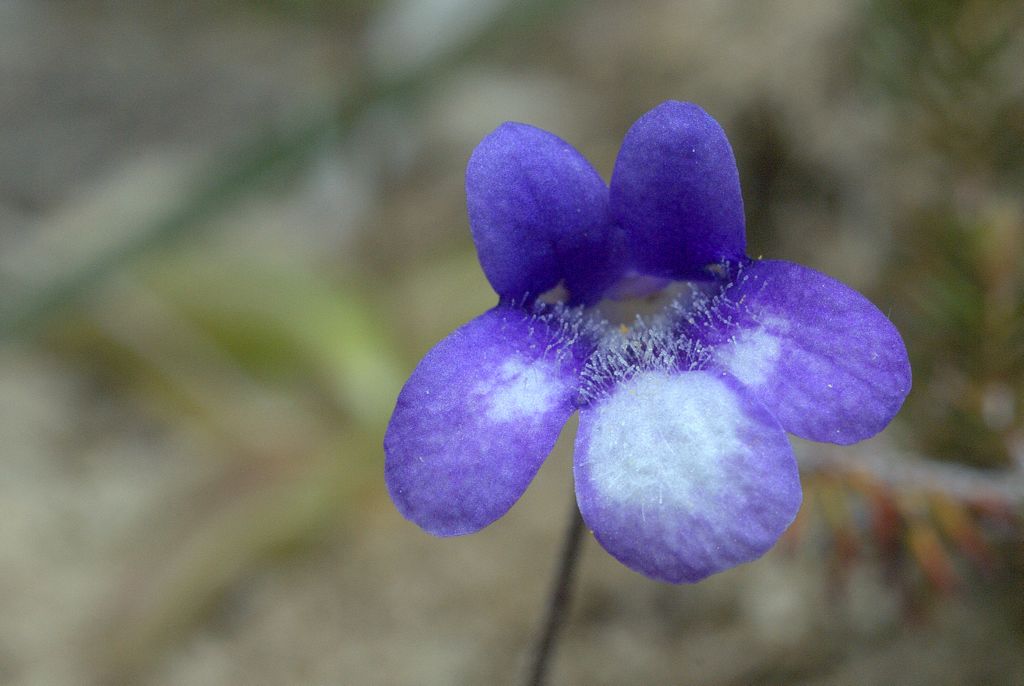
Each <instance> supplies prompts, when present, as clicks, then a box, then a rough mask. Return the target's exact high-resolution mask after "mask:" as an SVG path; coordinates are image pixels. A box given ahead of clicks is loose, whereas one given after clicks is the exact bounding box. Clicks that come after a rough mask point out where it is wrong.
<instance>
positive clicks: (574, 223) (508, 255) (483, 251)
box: [466, 122, 618, 301]
mask: <svg viewBox="0 0 1024 686" xmlns="http://www.w3.org/2000/svg"><path fill="white" fill-rule="evenodd" d="M466 206H467V209H468V211H469V225H470V228H471V230H472V232H473V241H474V242H475V243H476V249H477V252H478V254H479V256H480V264H481V266H482V267H483V270H484V273H485V274H486V275H487V279H488V280H489V281H490V282H491V286H493V287H494V290H495V291H497V293H498V294H499V295H501V296H503V297H506V298H516V299H518V298H522V297H523V296H524V295H527V294H528V295H529V296H532V297H536V296H538V295H540V294H541V293H543V292H544V291H547V290H548V289H550V288H552V287H554V286H556V285H557V284H558V283H559V282H560V281H563V280H564V281H565V282H566V286H567V287H568V288H569V290H570V291H571V292H572V293H573V295H574V297H575V299H576V300H581V301H592V300H595V299H598V298H600V295H601V292H602V291H603V289H604V288H605V287H606V286H607V285H608V284H610V283H611V282H612V281H613V280H614V279H615V278H616V277H617V276H618V272H617V271H616V270H615V269H613V264H614V263H615V259H614V258H615V253H616V250H615V249H614V248H613V246H612V245H611V241H612V230H611V218H610V215H609V212H608V188H607V187H606V186H605V184H604V181H603V180H602V179H601V177H600V176H599V175H598V173H597V172H596V171H595V170H594V168H593V167H592V166H590V163H589V162H587V160H586V159H584V157H583V156H582V155H580V154H579V152H577V151H576V149H575V148H573V147H572V146H571V145H569V144H568V143H566V142H565V141H564V140H562V139H561V138H559V137H558V136H555V135H554V134H551V133H548V132H547V131H543V130H542V129H538V128H536V127H534V126H529V125H527V124H518V123H515V122H506V123H505V124H502V125H501V126H499V127H498V128H497V129H495V130H494V131H493V132H491V133H490V134H489V135H488V136H487V137H486V138H484V139H483V140H482V141H481V142H480V144H479V145H478V146H477V147H476V149H475V150H474V151H473V154H472V156H471V157H470V159H469V164H468V166H467V168H466Z"/></svg>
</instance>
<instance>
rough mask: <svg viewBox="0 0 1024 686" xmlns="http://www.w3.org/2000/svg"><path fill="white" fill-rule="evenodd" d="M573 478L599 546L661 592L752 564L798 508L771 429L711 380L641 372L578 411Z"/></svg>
mask: <svg viewBox="0 0 1024 686" xmlns="http://www.w3.org/2000/svg"><path fill="white" fill-rule="evenodd" d="M575 477H576V497H577V500H578V501H579V506H580V511H581V512H582V514H583V519H584V520H585V521H586V523H587V525H588V526H589V527H590V528H591V529H592V530H593V532H594V535H595V537H596V538H597V540H598V541H599V542H600V543H601V545H602V546H604V548H605V549H606V550H607V551H608V552H609V553H611V554H612V555H613V556H614V557H615V558H616V559H618V560H619V561H621V562H622V563H623V564H625V565H626V566H628V567H629V568H631V569H633V570H636V571H638V572H641V573H642V574H645V575H647V576H649V577H651V578H653V579H658V580H661V581H668V582H672V583H680V582H695V581H699V580H701V579H703V578H705V577H706V576H708V575H710V574H714V573H716V572H720V571H722V570H725V569H728V568H730V567H733V566H735V565H738V564H740V563H743V562H748V561H750V560H754V559H756V558H758V557H760V556H761V555H762V554H764V553H765V552H766V551H767V550H768V549H769V548H771V547H772V545H774V543H775V542H776V540H778V538H779V536H780V535H781V534H782V532H783V531H784V530H785V529H786V527H787V526H789V524H790V523H791V522H792V521H793V518H794V517H795V516H796V512H797V510H798V509H799V507H800V500H801V494H800V481H799V476H798V473H797V466H796V461H795V459H794V458H793V452H792V449H791V448H790V445H789V442H788V440H787V439H786V435H785V433H784V432H783V430H782V428H781V427H780V426H779V424H778V422H777V421H776V420H775V419H774V417H772V415H771V414H770V413H769V412H768V411H767V410H766V409H765V408H764V407H763V406H762V405H761V404H760V403H759V402H757V400H755V399H754V398H753V397H751V395H750V394H749V392H747V391H746V390H745V389H744V388H743V387H742V386H740V385H739V384H738V383H736V382H735V380H733V379H731V378H729V377H727V376H723V375H721V374H718V373H716V372H712V371H694V372H678V373H668V372H644V373H641V374H638V375H637V376H635V377H633V378H632V379H631V380H630V381H628V382H626V383H624V384H622V385H620V386H619V387H618V388H616V389H615V390H614V391H613V392H612V393H611V394H610V395H608V396H607V397H605V398H602V399H600V400H598V401H596V402H595V403H593V404H591V405H589V406H587V407H585V408H583V409H581V410H580V426H579V433H578V434H577V438H576V457H575Z"/></svg>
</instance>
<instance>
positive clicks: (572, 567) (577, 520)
mask: <svg viewBox="0 0 1024 686" xmlns="http://www.w3.org/2000/svg"><path fill="white" fill-rule="evenodd" d="M582 540H583V517H581V516H580V511H579V508H578V507H577V506H576V501H575V499H573V503H572V513H571V514H570V515H569V526H568V527H566V530H565V541H564V542H563V543H562V557H561V559H560V560H559V562H558V570H557V571H556V572H555V578H554V582H553V583H552V584H551V595H550V596H549V597H548V608H547V616H546V617H545V618H544V624H543V625H541V629H540V632H539V633H538V634H537V641H536V643H534V646H533V662H532V664H531V666H530V672H529V676H528V678H527V680H526V682H525V683H526V684H527V685H528V686H543V684H544V681H545V679H546V678H547V672H548V665H549V664H550V663H551V656H552V655H553V654H554V649H555V643H556V642H557V641H558V632H559V631H560V630H561V628H562V624H564V623H565V617H566V615H567V614H568V609H569V596H570V594H571V592H572V582H573V577H574V576H575V571H576V563H577V561H578V560H579V557H580V542H581V541H582Z"/></svg>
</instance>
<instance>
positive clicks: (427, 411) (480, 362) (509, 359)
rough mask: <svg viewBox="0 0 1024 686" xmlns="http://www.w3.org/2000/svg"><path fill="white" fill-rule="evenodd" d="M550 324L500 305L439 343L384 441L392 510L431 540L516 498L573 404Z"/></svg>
mask: <svg viewBox="0 0 1024 686" xmlns="http://www.w3.org/2000/svg"><path fill="white" fill-rule="evenodd" d="M560 336H561V332H559V331H558V329H557V327H556V326H552V325H550V324H548V323H547V322H545V321H544V320H543V319H542V318H538V317H536V316H532V315H530V314H528V313H526V312H524V311H523V310H520V309H515V308H509V307H497V308H495V309H493V310H490V311H488V312H486V313H484V314H482V315H481V316H479V317H477V318H476V319H474V320H472V321H470V322H469V323H467V324H465V325H463V326H462V327H460V328H459V329H457V330H456V331H454V332H453V333H452V334H450V335H449V336H448V337H447V338H445V339H444V340H443V341H441V342H440V343H438V344H437V345H436V346H435V347H434V348H433V349H432V350H431V351H430V352H429V353H427V355H426V357H424V358H423V360H422V361H421V362H420V364H419V366H417V367H416V370H415V371H414V372H413V373H412V376H411V377H410V378H409V381H408V382H406V384H405V386H404V387H403V388H402V392H401V393H400V394H399V396H398V403H397V406H396V407H395V412H394V414H393V415H392V416H391V422H390V423H389V424H388V429H387V433H386V434H385V437H384V452H385V455H386V461H385V466H384V472H385V479H386V481H387V485H388V490H389V491H390V492H391V497H392V499H393V500H394V501H395V505H396V506H397V507H398V509H399V511H400V512H401V513H402V514H403V515H404V516H405V517H406V518H408V519H410V520H412V521H413V522H415V523H416V524H418V525H419V526H420V527H422V528H423V529H425V530H426V531H429V532H430V533H432V534H435V535H438V536H455V535H459V534H466V533H471V532H473V531H477V530H479V529H482V528H483V527H485V526H487V525H488V524H490V523H491V522H493V521H494V520H496V519H498V518H499V517H501V516H502V515H503V514H505V512H507V511H508V509H509V508H510V507H512V505H513V504H514V503H515V502H516V500H518V499H519V496H521V495H522V493H523V491H524V490H526V487H527V486H528V485H529V483H530V481H531V480H532V479H533V477H534V475H535V474H536V473H537V470H538V469H539V468H540V466H541V463H543V461H544V458H545V457H547V455H548V453H549V452H550V451H551V448H552V447H553V446H554V444H555V440H556V439H557V438H558V434H559V432H561V430H562V426H563V424H565V420H566V419H568V418H569V415H570V414H572V412H573V411H574V410H575V407H574V405H573V399H574V397H575V394H576V384H577V380H576V376H577V373H578V363H577V362H576V359H575V358H574V357H573V356H572V355H571V354H570V351H566V350H564V349H562V350H561V351H560V350H559V349H558V348H557V347H552V346H553V345H555V344H557V343H558V342H559V340H560Z"/></svg>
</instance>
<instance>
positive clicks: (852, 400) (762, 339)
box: [702, 260, 911, 444]
mask: <svg viewBox="0 0 1024 686" xmlns="http://www.w3.org/2000/svg"><path fill="white" fill-rule="evenodd" d="M709 321H710V325H709V326H708V327H706V328H705V330H704V331H703V332H702V333H703V335H704V336H705V337H706V338H708V339H709V340H708V341H707V342H709V343H712V344H713V345H714V351H713V360H714V364H715V365H716V366H718V367H719V368H721V369H723V370H725V371H727V372H728V373H729V374H731V375H732V376H734V377H736V378H737V379H739V380H740V381H741V382H742V383H743V384H745V385H746V386H747V387H748V388H750V389H751V390H752V391H753V392H754V394H755V396H756V397H757V398H758V399H759V400H761V402H762V403H764V404H765V405H766V406H768V407H770V408H772V412H774V413H775V416H776V417H777V418H778V419H779V421H780V423H781V424H782V426H783V428H785V429H786V431H789V432H791V433H794V434H796V435H797V436H800V437H802V438H809V439H811V440H815V441H827V442H831V443H839V444H849V443H856V442H857V441H860V440H863V439H865V438H869V437H870V436H873V435H875V434H876V433H878V432H879V431H881V430H882V429H883V428H885V426H886V425H887V424H888V423H889V422H890V421H891V420H892V418H893V417H894V416H895V415H896V412H897V411H899V409H900V406H902V404H903V400H904V398H906V396H907V393H908V392H909V391H910V384H911V375H910V362H909V360H908V358H907V349H906V347H905V346H904V344H903V339H902V338H901V337H900V334H899V332H898V331H897V330H896V327H895V326H893V324H892V322H890V321H889V319H888V318H887V317H886V316H885V315H884V314H882V313H881V312H880V311H879V310H878V308H877V307H875V306H874V305H873V304H871V302H870V301H869V300H868V299H867V298H865V297H864V296H862V295H861V294H860V293H858V292H857V291H855V290H853V289H852V288H849V287H848V286H845V285H844V284H842V283H840V282H839V281H836V280H835V279H833V278H831V277H829V276H826V275H825V274H822V273H821V272H817V271H815V270H813V269H810V268H808V267H803V266H800V265H798V264H793V263H791V262H782V261H770V260H765V261H755V262H752V263H750V264H749V265H746V266H745V267H743V268H741V269H740V271H739V272H738V275H737V276H736V277H735V279H734V281H733V283H732V284H731V286H730V287H729V288H728V289H727V290H726V291H725V295H724V297H723V298H722V299H721V302H719V303H718V304H717V305H716V306H715V311H714V312H712V313H711V314H710V315H709ZM723 322H728V323H723Z"/></svg>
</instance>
